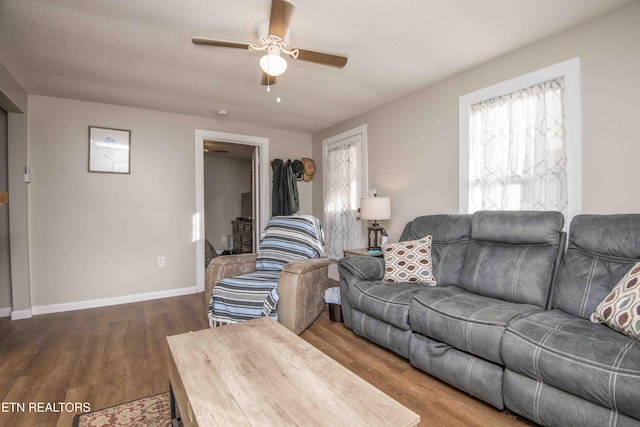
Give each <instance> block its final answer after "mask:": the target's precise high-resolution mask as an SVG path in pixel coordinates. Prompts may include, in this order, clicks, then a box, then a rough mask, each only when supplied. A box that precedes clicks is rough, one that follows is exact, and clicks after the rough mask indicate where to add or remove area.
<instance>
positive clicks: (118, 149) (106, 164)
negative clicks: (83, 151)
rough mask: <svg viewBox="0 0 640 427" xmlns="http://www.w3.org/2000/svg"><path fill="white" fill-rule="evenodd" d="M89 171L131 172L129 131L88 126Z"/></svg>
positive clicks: (127, 173)
mask: <svg viewBox="0 0 640 427" xmlns="http://www.w3.org/2000/svg"><path fill="white" fill-rule="evenodd" d="M89 172H96V173H113V174H124V175H129V174H131V131H130V130H126V129H113V128H105V127H100V126H89Z"/></svg>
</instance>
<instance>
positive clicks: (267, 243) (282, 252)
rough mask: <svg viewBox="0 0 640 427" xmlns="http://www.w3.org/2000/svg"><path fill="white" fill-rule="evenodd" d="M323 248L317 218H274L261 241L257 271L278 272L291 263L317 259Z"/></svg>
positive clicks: (300, 216)
mask: <svg viewBox="0 0 640 427" xmlns="http://www.w3.org/2000/svg"><path fill="white" fill-rule="evenodd" d="M323 245H324V241H323V238H322V228H321V226H320V221H318V219H317V218H315V217H313V216H309V215H295V216H274V217H273V218H271V219H270V220H269V222H268V223H267V225H266V227H265V229H264V232H263V233H262V237H261V238H260V245H259V248H258V258H257V261H256V269H257V270H271V271H274V270H275V271H280V270H282V267H283V266H284V265H285V264H288V263H290V262H294V261H305V260H308V259H312V258H320V257H321V256H322V255H323Z"/></svg>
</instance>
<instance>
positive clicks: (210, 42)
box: [191, 37, 249, 49]
mask: <svg viewBox="0 0 640 427" xmlns="http://www.w3.org/2000/svg"><path fill="white" fill-rule="evenodd" d="M191 41H192V42H193V44H201V45H205V46H219V47H233V48H236V49H249V43H242V42H232V41H229V40H219V39H207V38H204V37H191Z"/></svg>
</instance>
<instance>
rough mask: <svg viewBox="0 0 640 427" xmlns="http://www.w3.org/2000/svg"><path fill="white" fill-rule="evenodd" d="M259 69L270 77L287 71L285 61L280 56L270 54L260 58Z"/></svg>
mask: <svg viewBox="0 0 640 427" xmlns="http://www.w3.org/2000/svg"><path fill="white" fill-rule="evenodd" d="M260 68H262V71H264V72H265V73H267V74H269V75H270V76H273V77H277V76H279V75H281V74H282V73H284V72H285V71H286V70H287V61H285V59H284V58H283V57H281V56H280V55H275V54H272V53H270V54H267V55H264V56H263V57H262V58H260Z"/></svg>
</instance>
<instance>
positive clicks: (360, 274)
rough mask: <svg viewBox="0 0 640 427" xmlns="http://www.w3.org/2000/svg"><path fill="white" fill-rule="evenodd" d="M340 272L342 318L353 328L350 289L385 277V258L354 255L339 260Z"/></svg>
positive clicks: (347, 325) (346, 324)
mask: <svg viewBox="0 0 640 427" xmlns="http://www.w3.org/2000/svg"><path fill="white" fill-rule="evenodd" d="M338 273H339V274H340V302H341V304H342V318H343V319H344V324H345V326H346V327H348V328H351V304H350V303H349V290H350V288H351V286H353V285H355V284H356V283H360V282H373V281H376V280H382V278H383V277H384V260H383V259H382V258H374V257H369V256H352V257H346V258H342V259H341V260H339V261H338Z"/></svg>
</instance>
